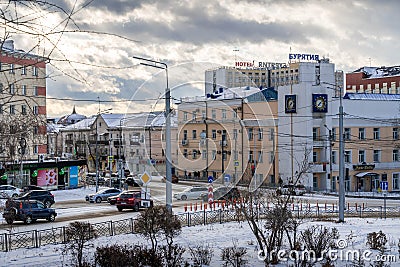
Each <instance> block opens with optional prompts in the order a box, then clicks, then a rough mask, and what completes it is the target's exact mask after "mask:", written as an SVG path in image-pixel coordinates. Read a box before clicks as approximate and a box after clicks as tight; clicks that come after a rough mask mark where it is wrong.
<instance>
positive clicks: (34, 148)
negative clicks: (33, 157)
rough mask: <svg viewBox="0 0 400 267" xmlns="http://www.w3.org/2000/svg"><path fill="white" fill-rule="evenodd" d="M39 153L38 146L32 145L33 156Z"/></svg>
mask: <svg viewBox="0 0 400 267" xmlns="http://www.w3.org/2000/svg"><path fill="white" fill-rule="evenodd" d="M37 153H39V148H38V145H33V154H37Z"/></svg>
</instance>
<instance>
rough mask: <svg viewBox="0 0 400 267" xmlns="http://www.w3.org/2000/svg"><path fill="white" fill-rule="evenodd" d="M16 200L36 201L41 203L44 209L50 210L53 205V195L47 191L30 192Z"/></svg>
mask: <svg viewBox="0 0 400 267" xmlns="http://www.w3.org/2000/svg"><path fill="white" fill-rule="evenodd" d="M15 199H16V200H38V201H40V202H42V203H43V204H44V205H45V207H47V208H50V207H51V205H53V204H54V203H55V201H54V195H53V194H52V193H51V192H49V191H47V190H31V191H28V192H26V193H23V194H22V195H20V196H19V197H16V198H15Z"/></svg>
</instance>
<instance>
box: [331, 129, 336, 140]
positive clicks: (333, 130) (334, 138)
mask: <svg viewBox="0 0 400 267" xmlns="http://www.w3.org/2000/svg"><path fill="white" fill-rule="evenodd" d="M335 140H336V128H332V141H335Z"/></svg>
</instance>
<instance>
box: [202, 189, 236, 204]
mask: <svg viewBox="0 0 400 267" xmlns="http://www.w3.org/2000/svg"><path fill="white" fill-rule="evenodd" d="M239 197H240V191H239V189H237V187H227V186H222V187H218V188H216V189H214V190H213V200H227V201H232V200H233V199H238V198H239ZM201 198H202V200H203V201H204V202H208V192H207V193H204V194H202V195H201Z"/></svg>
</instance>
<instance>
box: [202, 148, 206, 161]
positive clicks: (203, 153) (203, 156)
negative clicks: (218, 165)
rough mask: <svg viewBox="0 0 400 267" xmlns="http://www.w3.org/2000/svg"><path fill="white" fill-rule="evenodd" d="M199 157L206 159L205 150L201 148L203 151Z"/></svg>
mask: <svg viewBox="0 0 400 267" xmlns="http://www.w3.org/2000/svg"><path fill="white" fill-rule="evenodd" d="M201 158H202V159H206V158H207V150H205V149H203V151H202V152H201Z"/></svg>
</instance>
